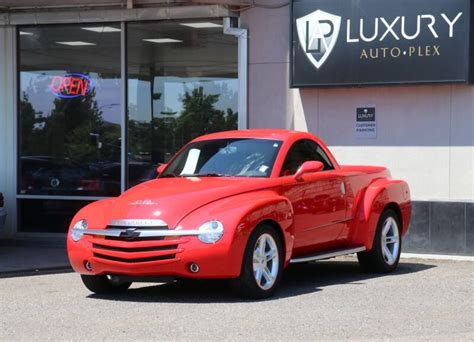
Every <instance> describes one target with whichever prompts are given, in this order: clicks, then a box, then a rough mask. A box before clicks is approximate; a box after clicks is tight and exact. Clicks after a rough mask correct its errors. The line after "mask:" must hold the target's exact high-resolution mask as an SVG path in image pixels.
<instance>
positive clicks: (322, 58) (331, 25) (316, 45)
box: [296, 10, 341, 69]
mask: <svg viewBox="0 0 474 342" xmlns="http://www.w3.org/2000/svg"><path fill="white" fill-rule="evenodd" d="M340 28H341V17H339V16H337V15H333V14H330V13H327V12H324V11H321V10H317V11H315V12H313V13H310V14H308V15H306V16H304V17H301V18H299V19H297V20H296V30H297V32H298V39H299V41H300V44H301V47H302V48H303V51H304V52H305V53H306V56H307V57H308V59H309V60H310V61H311V63H312V64H313V65H314V66H315V67H316V69H319V68H320V67H321V66H322V65H323V64H324V62H326V60H327V59H328V57H329V55H330V54H331V51H332V49H333V48H334V46H335V45H336V41H337V38H338V36H339V30H340Z"/></svg>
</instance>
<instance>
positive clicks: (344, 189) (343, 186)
mask: <svg viewBox="0 0 474 342" xmlns="http://www.w3.org/2000/svg"><path fill="white" fill-rule="evenodd" d="M341 192H342V194H343V195H345V194H346V184H344V182H342V183H341Z"/></svg>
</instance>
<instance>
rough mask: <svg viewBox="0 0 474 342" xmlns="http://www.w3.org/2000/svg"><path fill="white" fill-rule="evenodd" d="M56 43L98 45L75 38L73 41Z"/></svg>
mask: <svg viewBox="0 0 474 342" xmlns="http://www.w3.org/2000/svg"><path fill="white" fill-rule="evenodd" d="M56 44H61V45H69V46H87V45H96V44H94V43H88V42H82V41H80V40H75V41H71V42H56Z"/></svg>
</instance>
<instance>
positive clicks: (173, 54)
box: [127, 20, 238, 187]
mask: <svg viewBox="0 0 474 342" xmlns="http://www.w3.org/2000/svg"><path fill="white" fill-rule="evenodd" d="M198 23H199V22H194V23H190V22H189V21H186V22H182V21H166V22H154V23H131V24H129V25H128V29H127V42H128V46H127V62H128V186H129V187H130V186H134V185H136V184H138V183H140V182H142V181H144V180H146V179H150V178H151V177H154V176H156V173H155V168H156V166H157V165H159V164H162V163H166V162H168V160H169V159H170V158H171V157H172V156H173V154H174V153H175V152H176V151H177V150H178V149H179V148H180V147H182V146H183V145H184V144H186V143H187V142H188V141H189V140H191V139H193V138H195V137H197V136H200V135H202V134H205V133H211V132H216V131H223V130H231V129H236V128H237V97H238V76H237V42H236V39H235V38H234V37H232V36H226V35H224V34H223V32H222V26H221V25H220V24H221V23H222V21H220V20H216V21H214V22H212V24H213V25H196V24H198ZM206 23H207V24H208V23H209V20H206ZM202 26H204V28H202ZM206 26H210V27H206Z"/></svg>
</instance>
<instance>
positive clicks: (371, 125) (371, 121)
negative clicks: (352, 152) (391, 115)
mask: <svg viewBox="0 0 474 342" xmlns="http://www.w3.org/2000/svg"><path fill="white" fill-rule="evenodd" d="M355 137H356V138H357V139H376V138H377V121H375V107H359V108H357V110H356V122H355Z"/></svg>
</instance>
